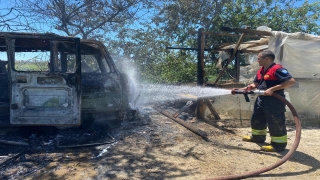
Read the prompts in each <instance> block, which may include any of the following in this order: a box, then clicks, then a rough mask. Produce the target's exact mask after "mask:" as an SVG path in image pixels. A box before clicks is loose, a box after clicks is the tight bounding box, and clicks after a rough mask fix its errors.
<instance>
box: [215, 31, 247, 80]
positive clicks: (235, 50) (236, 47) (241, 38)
mask: <svg viewBox="0 0 320 180" xmlns="http://www.w3.org/2000/svg"><path fill="white" fill-rule="evenodd" d="M243 38H244V34H241V36H240V38H239V40H238V42H237V44H236V46H235V48H234V50H233V53H232V55H231V56H230V57H229V59H228V61H227V64H226V65H225V67H224V68H223V69H222V71H221V72H220V73H219V75H218V77H217V79H216V81H215V82H214V84H216V83H217V82H218V81H219V79H220V78H221V76H222V74H223V73H224V71H225V70H226V69H227V67H228V65H229V63H230V62H231V61H232V60H233V58H234V56H235V55H236V53H237V51H238V49H239V46H240V44H241V42H242V40H243Z"/></svg>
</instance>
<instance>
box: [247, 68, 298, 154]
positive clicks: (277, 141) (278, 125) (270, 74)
mask: <svg viewBox="0 0 320 180" xmlns="http://www.w3.org/2000/svg"><path fill="white" fill-rule="evenodd" d="M291 78H292V76H291V75H290V74H289V72H288V71H287V70H286V69H285V68H283V67H282V66H281V65H279V64H276V63H273V64H272V65H271V66H269V68H268V69H267V70H266V71H264V67H261V68H260V69H259V70H258V72H257V74H256V76H255V78H254V82H255V83H258V86H257V89H259V90H267V89H268V88H270V87H273V86H276V85H278V84H281V83H282V82H284V81H286V80H288V79H291ZM273 93H276V94H278V95H280V96H282V97H285V94H284V89H281V90H278V91H274V92H273ZM285 111H286V110H285V104H284V103H283V102H282V101H281V100H279V99H278V98H276V97H273V96H258V97H257V99H256V101H255V104H254V110H253V114H252V117H251V128H252V138H253V139H254V140H255V141H257V142H264V141H265V140H266V134H267V127H268V129H269V132H270V136H271V145H272V146H273V148H274V149H275V150H284V149H285V147H286V146H287V129H286V124H285V114H284V113H285Z"/></svg>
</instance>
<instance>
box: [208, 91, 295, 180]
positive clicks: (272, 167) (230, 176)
mask: <svg viewBox="0 0 320 180" xmlns="http://www.w3.org/2000/svg"><path fill="white" fill-rule="evenodd" d="M272 96H274V97H276V98H278V99H280V100H281V101H282V102H284V103H285V104H286V105H287V106H288V107H289V109H290V111H291V113H292V115H293V117H294V122H295V125H296V137H295V140H294V142H293V144H292V147H291V149H290V150H289V152H288V153H287V154H286V155H285V156H284V157H283V158H282V159H280V160H279V161H277V162H276V163H274V164H272V165H270V166H268V167H265V168H261V169H258V170H254V171H250V172H247V173H245V174H238V175H229V176H221V177H216V178H211V179H208V180H226V179H227V180H229V179H244V178H248V177H252V176H256V175H259V174H261V173H264V172H267V171H270V170H272V169H274V168H276V167H278V166H280V165H282V164H283V163H285V162H286V161H287V160H288V159H289V158H290V157H291V156H292V155H293V154H294V153H295V151H296V150H297V148H298V146H299V142H300V138H301V122H300V119H299V118H298V114H297V112H296V110H295V109H294V107H293V106H292V104H291V103H290V102H289V101H288V100H286V99H285V98H283V97H282V96H280V95H278V94H275V93H273V94H272Z"/></svg>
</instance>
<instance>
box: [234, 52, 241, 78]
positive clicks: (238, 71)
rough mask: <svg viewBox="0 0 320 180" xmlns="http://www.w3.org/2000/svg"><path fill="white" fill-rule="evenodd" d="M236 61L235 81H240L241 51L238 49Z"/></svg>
mask: <svg viewBox="0 0 320 180" xmlns="http://www.w3.org/2000/svg"><path fill="white" fill-rule="evenodd" d="M235 61H236V63H235V67H234V68H235V69H236V72H235V78H236V79H235V81H236V82H239V80H240V51H237V52H236V60H235Z"/></svg>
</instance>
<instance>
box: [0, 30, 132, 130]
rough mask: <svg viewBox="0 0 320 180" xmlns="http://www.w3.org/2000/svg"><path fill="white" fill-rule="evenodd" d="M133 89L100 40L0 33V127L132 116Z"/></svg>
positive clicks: (75, 123)
mask: <svg viewBox="0 0 320 180" xmlns="http://www.w3.org/2000/svg"><path fill="white" fill-rule="evenodd" d="M130 87H131V86H130V80H129V79H128V76H126V75H125V74H123V73H120V72H119V70H118V69H117V68H116V66H115V64H114V61H113V60H112V58H111V56H110V55H109V53H108V51H107V50H106V47H105V46H104V45H103V44H102V43H101V42H98V41H94V40H81V39H79V38H75V37H64V36H59V35H56V34H51V33H50V34H49V33H45V34H40V33H9V32H0V126H25V125H36V126H38V125H40V126H55V127H58V128H65V127H77V126H80V125H83V124H86V123H91V122H92V121H94V120H96V119H102V120H105V121H107V120H114V119H123V118H134V116H136V114H137V110H136V109H135V108H133V107H132V104H131V103H130V102H129V98H130V97H129V96H130V95H129V94H130Z"/></svg>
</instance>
